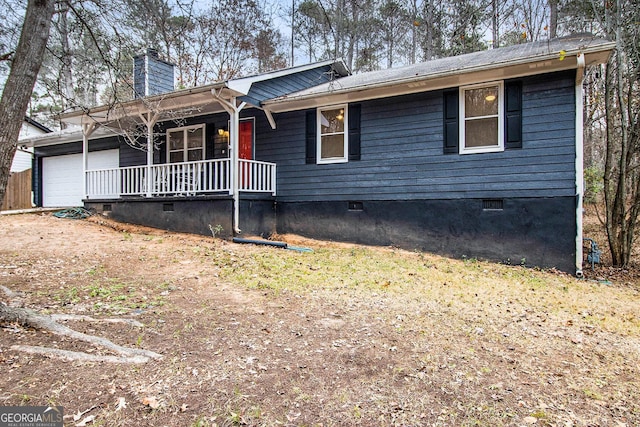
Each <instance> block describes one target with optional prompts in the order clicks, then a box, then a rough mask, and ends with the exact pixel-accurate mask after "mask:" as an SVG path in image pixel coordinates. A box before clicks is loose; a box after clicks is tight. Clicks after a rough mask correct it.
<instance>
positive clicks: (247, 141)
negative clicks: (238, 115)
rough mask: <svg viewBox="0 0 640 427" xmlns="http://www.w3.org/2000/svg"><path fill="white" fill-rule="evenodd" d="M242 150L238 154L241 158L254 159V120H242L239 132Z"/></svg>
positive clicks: (239, 142)
mask: <svg viewBox="0 0 640 427" xmlns="http://www.w3.org/2000/svg"><path fill="white" fill-rule="evenodd" d="M238 137H239V141H238V144H239V145H240V151H239V152H238V156H239V157H240V158H241V159H245V160H253V121H252V120H244V121H241V122H240V132H239V133H238Z"/></svg>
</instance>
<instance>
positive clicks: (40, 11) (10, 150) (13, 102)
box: [0, 0, 55, 203]
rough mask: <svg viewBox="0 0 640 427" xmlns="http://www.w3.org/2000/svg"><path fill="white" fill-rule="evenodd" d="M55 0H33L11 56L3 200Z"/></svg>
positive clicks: (0, 138) (1, 158)
mask: <svg viewBox="0 0 640 427" xmlns="http://www.w3.org/2000/svg"><path fill="white" fill-rule="evenodd" d="M54 4H55V2H54V0H29V2H28V4H27V10H26V12H25V17H24V24H23V26H22V32H21V35H20V40H19V42H18V45H17V47H16V49H15V54H14V55H12V58H11V70H10V71H9V76H8V77H7V81H6V83H5V85H4V89H3V91H2V98H1V99H0V203H2V200H3V199H4V194H5V190H6V188H7V181H8V180H9V169H10V167H11V162H12V161H13V156H14V154H15V152H16V147H17V143H18V135H19V133H20V127H21V126H22V121H23V118H24V115H25V112H26V111H27V104H28V103H29V98H30V97H31V92H32V91H33V86H34V85H35V82H36V79H37V77H38V71H39V70H40V66H41V65H42V58H43V56H44V51H45V48H46V46H47V40H48V39H49V28H50V26H51V17H52V16H53V8H54Z"/></svg>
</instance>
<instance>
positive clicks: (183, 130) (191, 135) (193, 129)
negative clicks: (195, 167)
mask: <svg viewBox="0 0 640 427" xmlns="http://www.w3.org/2000/svg"><path fill="white" fill-rule="evenodd" d="M204 138H205V132H204V124H200V125H193V126H184V127H179V128H173V129H167V161H168V162H169V163H182V162H195V161H198V160H203V159H204V149H205V143H204Z"/></svg>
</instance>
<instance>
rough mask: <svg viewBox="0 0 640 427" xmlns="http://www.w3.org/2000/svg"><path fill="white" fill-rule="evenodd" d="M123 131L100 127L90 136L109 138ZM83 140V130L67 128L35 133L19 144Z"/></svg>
mask: <svg viewBox="0 0 640 427" xmlns="http://www.w3.org/2000/svg"><path fill="white" fill-rule="evenodd" d="M120 134H121V133H120V132H118V131H116V130H115V129H111V128H107V127H100V128H98V129H96V130H95V131H94V132H93V133H92V134H91V135H89V136H88V139H89V140H95V139H101V138H108V137H111V136H118V135H120ZM78 141H82V130H80V129H77V128H73V129H65V130H61V131H57V132H50V133H45V134H41V135H35V136H32V137H29V138H23V139H20V140H19V141H18V145H24V146H27V147H35V148H37V147H45V146H48V145H58V144H66V143H70V142H78Z"/></svg>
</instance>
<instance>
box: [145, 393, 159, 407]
mask: <svg viewBox="0 0 640 427" xmlns="http://www.w3.org/2000/svg"><path fill="white" fill-rule="evenodd" d="M142 404H143V405H147V406H148V407H150V408H151V409H158V408H159V407H160V403H158V399H156V398H155V397H154V396H150V397H145V398H144V399H142Z"/></svg>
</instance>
